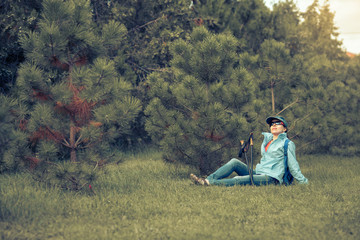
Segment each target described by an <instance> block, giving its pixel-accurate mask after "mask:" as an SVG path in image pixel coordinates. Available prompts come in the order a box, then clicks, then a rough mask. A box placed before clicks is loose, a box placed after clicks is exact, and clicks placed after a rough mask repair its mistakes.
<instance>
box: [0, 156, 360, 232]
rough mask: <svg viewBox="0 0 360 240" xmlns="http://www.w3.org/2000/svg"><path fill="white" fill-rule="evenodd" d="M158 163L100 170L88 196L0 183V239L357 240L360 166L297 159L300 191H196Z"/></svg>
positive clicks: (12, 179)
mask: <svg viewBox="0 0 360 240" xmlns="http://www.w3.org/2000/svg"><path fill="white" fill-rule="evenodd" d="M160 155H161V154H160V153H158V152H153V153H144V154H139V155H134V156H130V157H129V158H128V159H127V160H126V161H125V162H123V163H121V164H119V165H109V166H107V167H106V171H105V174H102V175H100V177H99V178H98V179H97V181H96V182H95V183H94V184H93V188H94V190H95V191H96V195H94V196H90V195H88V194H74V193H70V192H63V191H60V190H58V189H54V188H46V187H45V186H43V185H41V184H40V183H37V182H35V181H33V180H32V178H31V176H30V175H28V174H18V175H10V176H9V175H2V176H0V217H1V218H0V236H1V239H359V238H360V224H359V223H360V200H359V193H360V185H359V182H360V175H359V173H360V158H339V157H333V156H301V157H299V158H298V160H299V163H300V166H301V169H302V172H303V173H304V175H305V176H306V177H308V178H309V181H310V184H309V185H308V186H303V185H293V186H291V187H284V186H262V187H252V186H246V187H241V186H237V187H217V186H211V187H200V186H196V185H193V184H192V183H191V181H190V180H189V179H188V175H189V173H190V172H192V169H191V168H188V167H184V166H175V165H169V164H166V163H164V162H162V161H161V160H160V158H161V157H160Z"/></svg>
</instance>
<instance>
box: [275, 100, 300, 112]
mask: <svg viewBox="0 0 360 240" xmlns="http://www.w3.org/2000/svg"><path fill="white" fill-rule="evenodd" d="M298 102H300V101H299V98H297V99H296V100H295V101H294V102H292V103H290V104H289V105H287V106H286V107H285V108H283V109H282V110H281V111H280V112H278V113H277V114H276V115H280V114H281V113H282V112H284V111H285V110H286V109H288V108H290V107H292V105H294V104H296V103H298Z"/></svg>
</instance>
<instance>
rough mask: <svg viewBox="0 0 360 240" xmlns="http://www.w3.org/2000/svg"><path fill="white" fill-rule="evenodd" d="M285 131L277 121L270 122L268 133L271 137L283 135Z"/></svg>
mask: <svg viewBox="0 0 360 240" xmlns="http://www.w3.org/2000/svg"><path fill="white" fill-rule="evenodd" d="M275 123H280V124H275ZM285 131H286V127H285V126H284V125H283V123H282V122H280V121H279V120H273V121H272V122H271V126H270V132H271V133H272V134H273V135H279V134H281V133H284V132H285Z"/></svg>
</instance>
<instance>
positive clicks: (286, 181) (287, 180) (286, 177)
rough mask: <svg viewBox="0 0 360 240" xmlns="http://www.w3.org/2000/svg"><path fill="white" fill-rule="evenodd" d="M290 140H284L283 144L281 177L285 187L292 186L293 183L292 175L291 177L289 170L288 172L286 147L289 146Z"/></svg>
mask: <svg viewBox="0 0 360 240" xmlns="http://www.w3.org/2000/svg"><path fill="white" fill-rule="evenodd" d="M289 142H290V140H289V139H286V140H285V144H284V166H285V174H284V177H283V182H284V184H285V186H289V185H291V184H292V182H293V181H294V177H293V175H291V173H290V170H289V166H288V145H289Z"/></svg>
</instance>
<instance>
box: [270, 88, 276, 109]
mask: <svg viewBox="0 0 360 240" xmlns="http://www.w3.org/2000/svg"><path fill="white" fill-rule="evenodd" d="M274 85H275V84H274V82H271V105H272V112H273V113H275V95H274Z"/></svg>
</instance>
